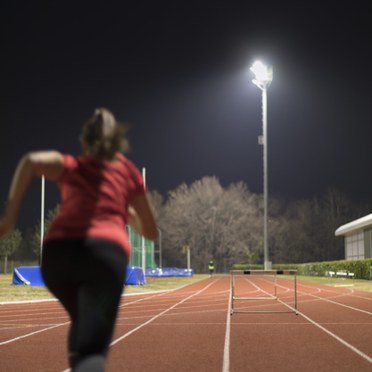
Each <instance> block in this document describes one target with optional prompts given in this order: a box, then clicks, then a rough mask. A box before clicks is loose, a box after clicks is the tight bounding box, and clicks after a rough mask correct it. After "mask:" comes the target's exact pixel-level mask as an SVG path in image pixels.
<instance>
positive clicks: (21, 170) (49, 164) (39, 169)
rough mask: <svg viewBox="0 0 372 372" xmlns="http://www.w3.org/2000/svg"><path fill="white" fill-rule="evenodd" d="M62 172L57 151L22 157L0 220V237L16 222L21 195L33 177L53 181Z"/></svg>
mask: <svg viewBox="0 0 372 372" xmlns="http://www.w3.org/2000/svg"><path fill="white" fill-rule="evenodd" d="M62 172H63V157H62V154H60V153H59V152H57V151H40V152H31V153H28V154H26V155H25V156H23V157H22V159H21V160H20V161H19V163H18V165H17V168H16V170H15V172H14V175H13V179H12V183H11V185H10V190H9V194H8V199H7V203H6V208H5V212H4V216H3V217H2V218H1V220H0V237H1V236H3V235H5V234H6V233H8V232H9V231H11V230H12V229H13V228H14V226H15V224H16V221H17V217H18V211H19V208H20V206H21V203H22V199H23V195H24V194H25V192H26V190H27V188H28V187H29V185H30V183H31V180H32V178H33V177H34V176H40V177H41V176H42V175H44V176H45V178H46V179H48V180H51V181H55V180H57V179H58V177H59V176H60V175H61V174H62Z"/></svg>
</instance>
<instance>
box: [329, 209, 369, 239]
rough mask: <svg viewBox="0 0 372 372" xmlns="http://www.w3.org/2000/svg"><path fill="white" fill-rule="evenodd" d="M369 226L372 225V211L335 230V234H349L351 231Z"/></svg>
mask: <svg viewBox="0 0 372 372" xmlns="http://www.w3.org/2000/svg"><path fill="white" fill-rule="evenodd" d="M367 226H372V213H371V214H368V215H367V216H364V217H361V218H358V219H357V220H354V221H351V222H349V223H347V224H345V225H342V226H340V227H339V228H338V229H337V230H336V231H335V235H336V236H340V235H347V234H349V233H351V232H354V231H357V230H362V229H363V228H364V227H367Z"/></svg>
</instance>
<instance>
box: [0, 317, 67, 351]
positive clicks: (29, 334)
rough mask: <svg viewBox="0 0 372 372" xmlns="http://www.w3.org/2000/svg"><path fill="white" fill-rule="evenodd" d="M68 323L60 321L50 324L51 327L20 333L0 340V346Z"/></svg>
mask: <svg viewBox="0 0 372 372" xmlns="http://www.w3.org/2000/svg"><path fill="white" fill-rule="evenodd" d="M69 323H70V322H66V323H60V324H57V325H54V326H52V327H47V328H43V329H39V330H38V331H35V332H31V333H27V334H25V335H22V336H19V337H15V338H12V339H11V340H7V341H3V342H0V346H2V345H6V344H10V343H11V342H14V341H18V340H21V339H22V338H26V337H30V336H34V335H36V334H37V333H41V332H45V331H49V330H50V329H53V328H57V327H61V326H64V325H66V324H69Z"/></svg>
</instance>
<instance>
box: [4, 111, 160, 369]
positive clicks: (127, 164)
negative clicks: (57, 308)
mask: <svg viewBox="0 0 372 372" xmlns="http://www.w3.org/2000/svg"><path fill="white" fill-rule="evenodd" d="M124 135H125V129H124V126H122V125H121V124H119V123H118V122H117V121H116V119H115V117H114V116H113V114H112V113H111V112H110V111H109V110H107V109H103V108H101V109H97V110H96V111H95V112H94V115H93V116H92V117H91V118H90V119H89V120H88V121H87V122H86V123H85V124H84V126H83V129H82V134H81V138H80V141H81V145H82V152H83V154H82V155H81V156H78V157H74V156H71V155H66V154H61V153H60V152H57V151H40V152H31V153H28V154H26V155H25V156H24V157H23V158H22V159H21V160H20V162H19V164H18V166H17V168H16V170H15V173H14V176H13V180H12V183H11V186H10V190H9V194H8V200H7V204H6V208H5V212H4V215H3V217H2V218H1V220H0V237H1V236H3V235H5V234H6V233H8V232H9V231H11V230H12V229H13V228H14V227H15V225H16V221H17V216H18V211H19V209H20V207H21V202H22V198H23V195H24V193H25V192H26V190H27V188H28V186H29V184H30V182H31V180H32V178H33V177H34V176H39V177H41V176H43V175H44V177H45V178H46V179H47V180H50V181H54V182H56V183H57V185H58V188H59V191H60V196H61V204H60V210H59V213H58V215H57V216H56V218H55V219H54V221H53V222H52V224H51V226H50V228H49V230H48V233H47V235H46V237H45V240H44V243H43V250H42V265H41V271H42V275H43V278H44V281H45V283H46V286H47V287H48V289H49V290H50V291H51V292H52V293H53V294H54V295H55V296H56V297H57V298H58V299H59V300H60V301H61V303H62V304H63V306H64V307H65V309H66V310H67V312H68V314H69V316H70V318H71V326H70V330H69V336H68V353H69V364H70V366H71V369H72V371H74V372H86V371H89V372H99V371H104V369H105V362H106V357H107V352H108V349H109V344H110V341H111V338H112V334H113V330H114V326H115V320H116V316H117V311H118V305H119V302H120V297H121V294H122V291H123V284H124V280H125V270H126V266H127V264H128V260H129V255H130V244H129V240H128V236H127V233H126V229H125V225H126V224H127V223H128V224H130V225H132V227H134V229H135V230H136V231H137V232H138V233H139V234H141V235H143V236H144V237H145V238H147V239H151V240H155V239H156V238H157V227H156V223H155V220H154V216H153V214H152V211H151V208H150V205H149V202H148V199H147V196H146V190H145V187H144V182H143V179H142V176H141V173H140V171H139V170H138V169H137V168H136V166H135V165H134V164H133V163H132V162H131V161H130V160H128V159H127V158H126V157H125V156H124V155H123V153H122V151H124V144H125V143H126V141H125V137H124Z"/></svg>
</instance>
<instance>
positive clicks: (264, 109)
mask: <svg viewBox="0 0 372 372" xmlns="http://www.w3.org/2000/svg"><path fill="white" fill-rule="evenodd" d="M262 131H263V189H264V268H265V270H270V269H271V268H270V267H269V266H270V264H269V252H268V251H269V250H268V244H267V240H268V239H267V238H268V233H267V222H268V167H267V90H266V86H264V87H263V88H262Z"/></svg>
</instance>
